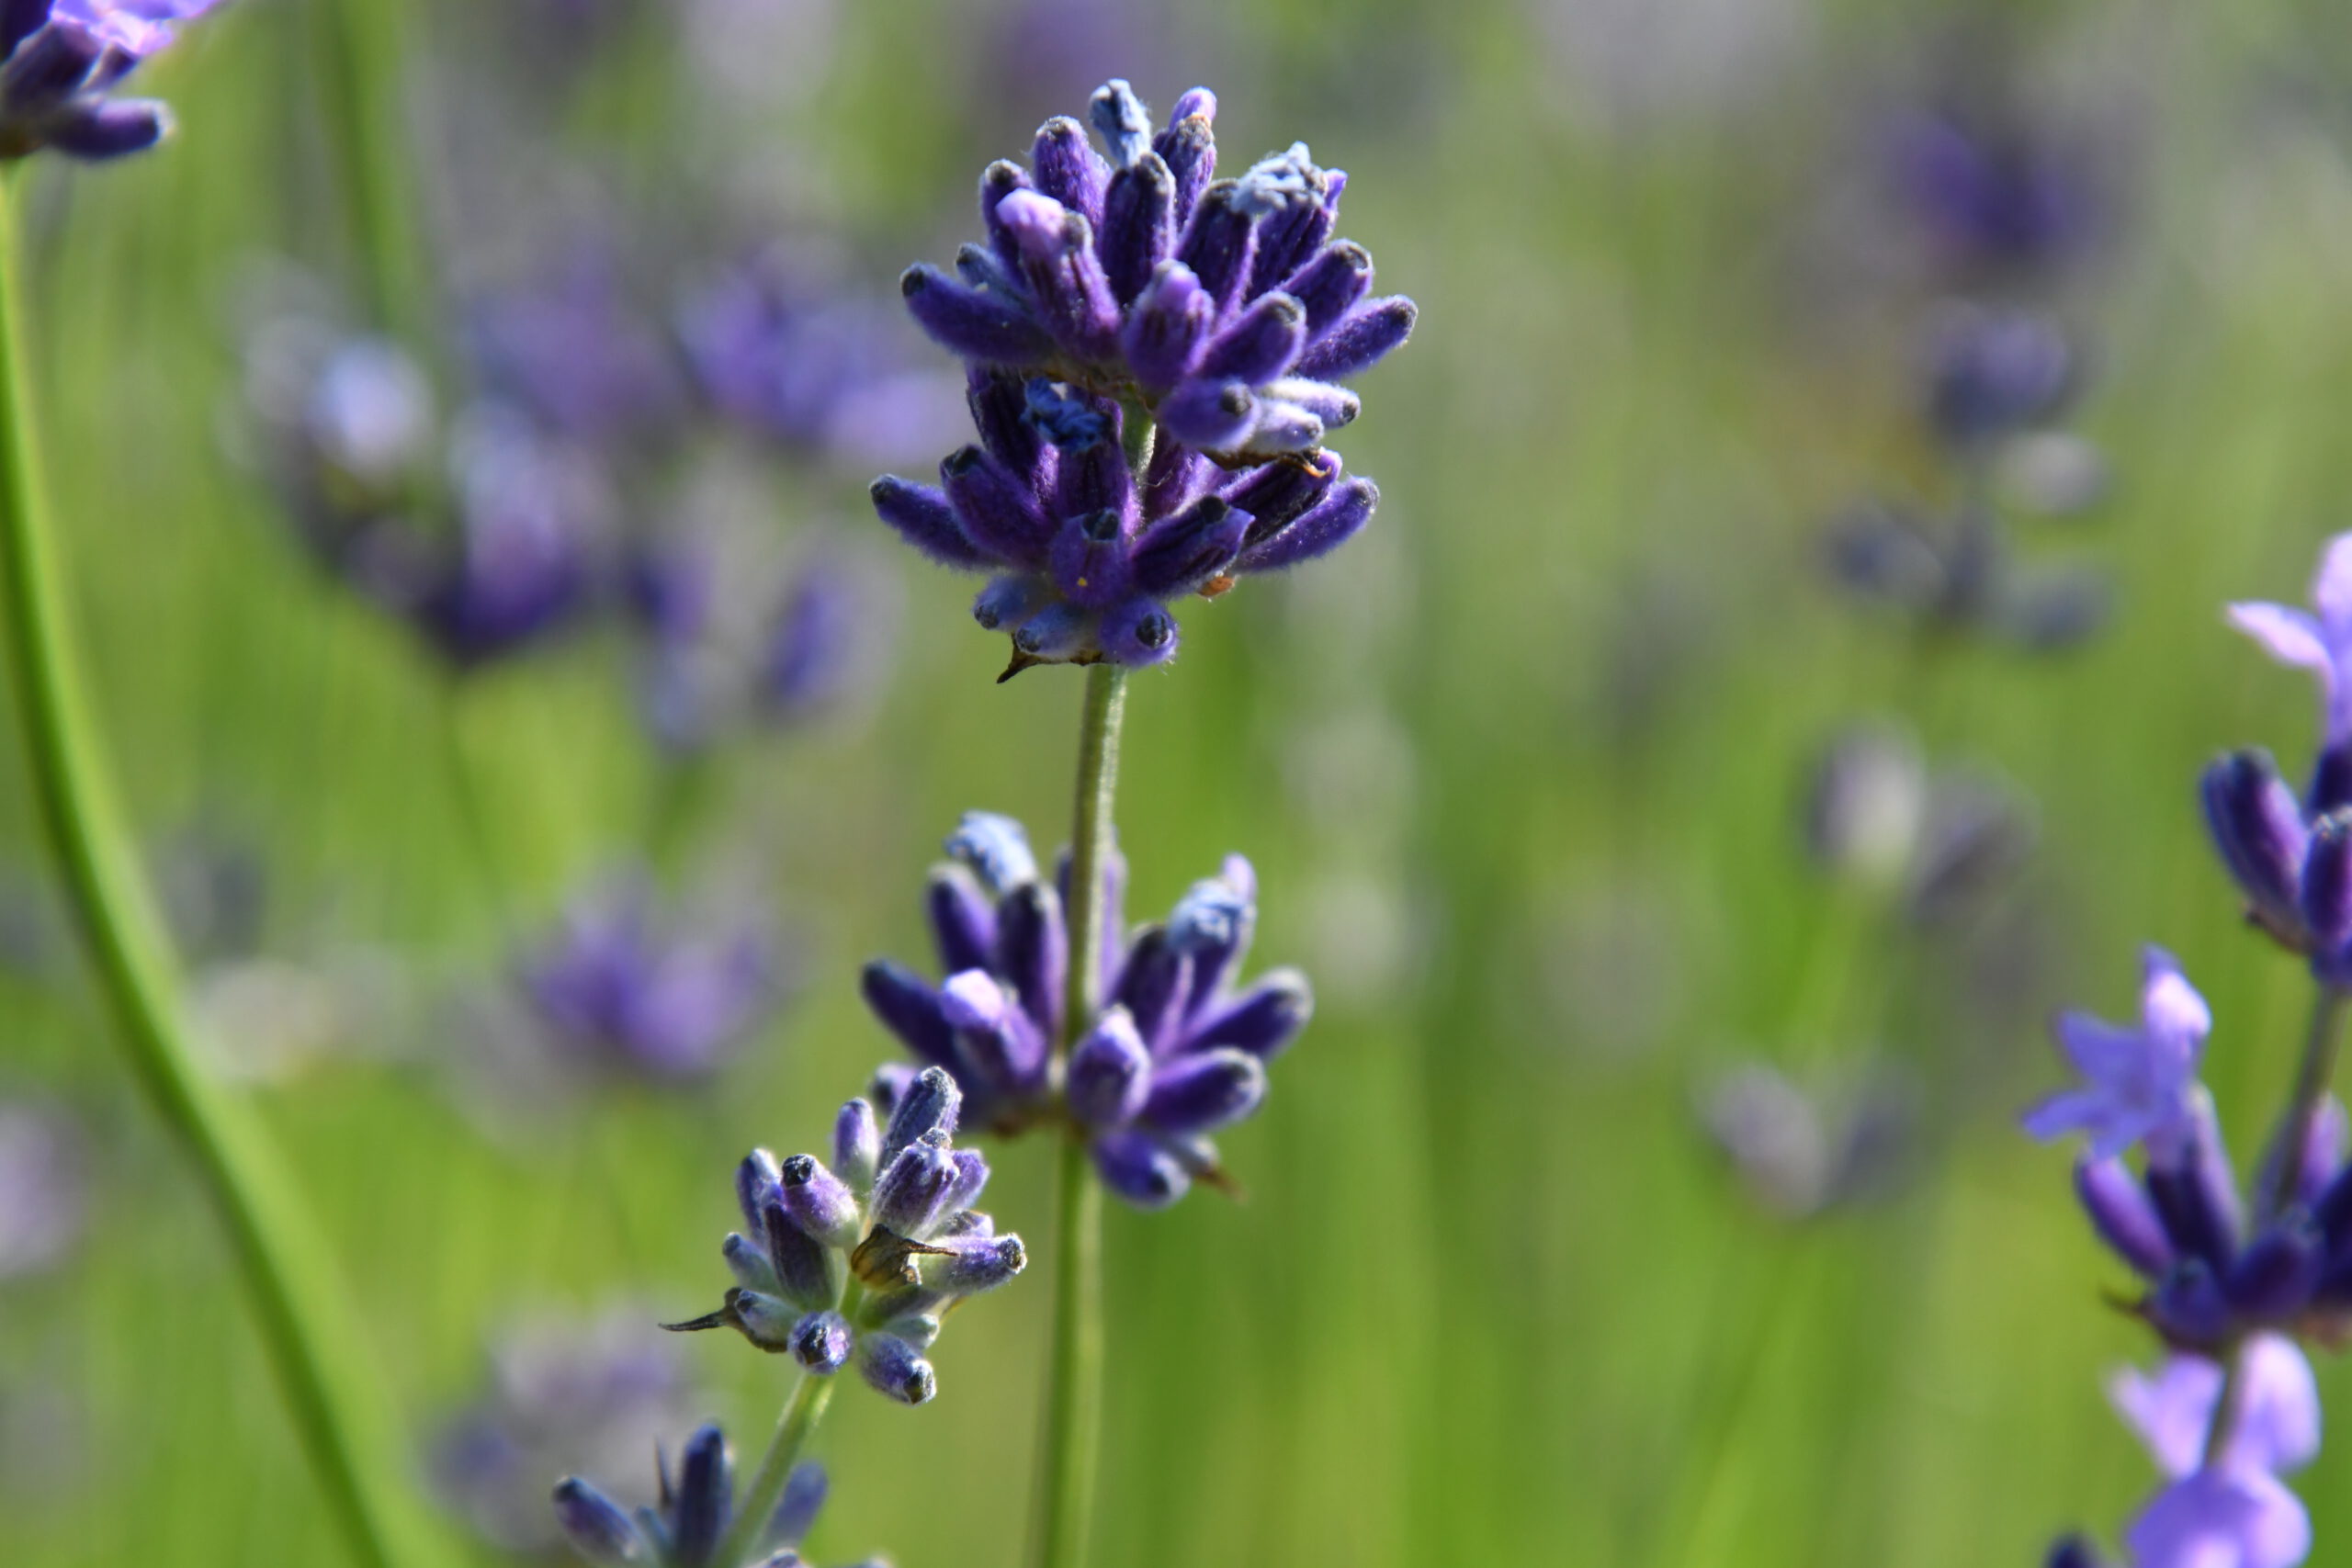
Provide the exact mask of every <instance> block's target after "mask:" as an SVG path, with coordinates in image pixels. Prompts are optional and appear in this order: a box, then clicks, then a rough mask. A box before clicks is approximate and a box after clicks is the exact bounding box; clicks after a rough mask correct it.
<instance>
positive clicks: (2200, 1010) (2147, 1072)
mask: <svg viewBox="0 0 2352 1568" xmlns="http://www.w3.org/2000/svg"><path fill="white" fill-rule="evenodd" d="M2144 974H2145V979H2144V981H2143V984H2142V987H2141V992H2140V1026H2139V1027H2138V1028H2137V1029H2132V1028H2128V1027H2125V1026H2123V1025H2120V1024H2112V1023H2108V1022H2105V1021H2102V1020H2099V1019H2096V1018H2092V1017H2090V1016H2089V1015H2087V1014H2085V1013H2072V1012H2070V1013H2066V1014H2064V1015H2063V1016H2062V1017H2060V1018H2059V1020H2058V1021H2057V1023H2056V1026H2055V1029H2054V1032H2055V1033H2056V1035H2057V1038H2058V1043H2059V1044H2060V1046H2061V1047H2062V1048H2063V1049H2064V1052H2065V1054H2066V1057H2067V1059H2068V1060H2069V1061H2070V1062H2072V1063H2073V1064H2074V1066H2075V1071H2077V1072H2078V1073H2080V1074H2081V1075H2082V1077H2083V1079H2084V1082H2083V1085H2082V1087H2080V1088H2078V1089H2065V1090H2062V1091H2061V1092H2059V1093H2057V1094H2054V1095H2052V1096H2051V1097H2050V1098H2049V1099H2047V1100H2043V1101H2042V1102H2041V1104H2039V1105H2037V1106H2035V1107H2034V1108H2033V1109H2032V1110H2031V1111H2028V1112H2027V1113H2026V1115H2025V1118H2024V1124H2025V1130H2026V1131H2027V1132H2028V1133H2029V1134H2032V1135H2033V1136H2034V1137H2036V1138H2040V1139H2041V1140H2043V1141H2044V1142H2048V1141H2050V1140H2052V1139H2055V1138H2060V1137H2064V1135H2065V1134H2068V1133H2075V1132H2080V1133H2086V1134H2089V1135H2090V1140H2091V1155H2092V1157H2094V1158H2106V1157H2109V1156H2114V1155H2118V1154H2120V1153H2122V1152H2123V1151H2124V1150H2125V1149H2127V1148H2129V1147H2131V1145H2133V1144H2136V1143H2141V1142H2143V1141H2148V1140H2156V1141H2159V1142H2161V1141H2165V1140H2166V1139H2168V1138H2169V1137H2170V1135H2171V1134H2174V1133H2176V1132H2177V1130H2178V1129H2180V1128H2182V1127H2183V1126H2184V1125H2185V1124H2186V1123H2187V1122H2188V1119H2189V1115H2190V1108H2191V1107H2190V1102H2191V1099H2192V1091H2193V1090H2194V1089H2195V1088H2196V1084H2197V1066H2198V1063H2199V1059H2200V1058H2201V1057H2202V1055H2203V1054H2204V1048H2205V1036H2206V1035H2207V1034H2208V1033H2209V1032H2211V1030H2212V1027H2213V1015H2212V1013H2211V1011H2210V1010H2208V1009H2207V1007H2206V1006H2205V998H2202V997H2200V996H2199V995H2198V994H2197V991H2196V989H2195V988H2194V987H2191V986H2190V985H2189V983H2188V978H2187V977H2186V976H2183V975H2182V974H2181V972H2180V965H2179V964H2177V963H2176V962H2175V961H2174V959H2173V957H2172V955H2171V954H2170V953H2165V951H2164V950H2163V949H2161V948H2154V947H2151V948H2149V949H2148V950H2147V953H2146V957H2145V960H2144Z"/></svg>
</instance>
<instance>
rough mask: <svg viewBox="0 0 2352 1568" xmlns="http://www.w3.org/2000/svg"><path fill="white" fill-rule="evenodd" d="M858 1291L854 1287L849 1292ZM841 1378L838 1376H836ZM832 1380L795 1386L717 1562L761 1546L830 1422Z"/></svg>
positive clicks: (804, 1377)
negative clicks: (813, 1439)
mask: <svg viewBox="0 0 2352 1568" xmlns="http://www.w3.org/2000/svg"><path fill="white" fill-rule="evenodd" d="M856 1288H857V1287H856V1286H855V1285H854V1284H852V1285H851V1287H850V1289H851V1290H853V1291H854V1290H855V1289H856ZM844 1310H846V1307H844ZM836 1375H838V1374H836ZM833 1382H834V1378H832V1377H819V1376H817V1375H816V1374H815V1373H813V1372H803V1373H801V1374H800V1381H799V1382H796V1383H794V1384H793V1385H792V1396H791V1397H790V1398H789V1399H786V1401H785V1402H784V1414H783V1415H781V1416H777V1417H776V1423H775V1437H774V1438H771V1439H769V1442H768V1451H767V1453H766V1455H765V1456H764V1457H763V1458H762V1459H761V1461H760V1468H759V1472H758V1473H757V1474H755V1475H753V1476H752V1485H751V1489H750V1490H749V1491H747V1492H745V1493H744V1494H743V1497H742V1503H741V1508H740V1509H739V1510H738V1512H737V1513H736V1515H735V1523H734V1525H733V1526H732V1527H731V1528H730V1529H729V1530H728V1532H727V1540H725V1541H724V1542H723V1543H722V1544H721V1545H720V1547H719V1549H718V1556H717V1557H716V1558H714V1559H713V1561H714V1562H722V1563H729V1564H733V1563H738V1562H750V1561H751V1558H752V1552H753V1551H756V1550H758V1548H759V1547H760V1545H761V1541H760V1536H761V1534H762V1532H763V1531H764V1530H766V1529H767V1528H768V1521H769V1519H771V1518H773V1517H775V1506H776V1504H777V1503H778V1502H780V1501H782V1500H783V1497H784V1487H785V1483H786V1482H787V1481H790V1480H791V1479H792V1467H793V1466H794V1465H795V1464H797V1463H798V1462H799V1461H800V1450H802V1449H804V1448H806V1447H807V1446H808V1443H809V1433H811V1432H813V1431H815V1430H816V1429H817V1423H818V1422H820V1421H821V1420H823V1419H824V1418H825V1406H826V1405H828V1404H831V1403H832V1399H833Z"/></svg>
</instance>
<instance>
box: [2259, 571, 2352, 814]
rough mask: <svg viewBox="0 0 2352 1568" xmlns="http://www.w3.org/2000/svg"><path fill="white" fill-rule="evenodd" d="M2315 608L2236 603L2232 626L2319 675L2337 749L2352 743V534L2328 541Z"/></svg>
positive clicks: (2284, 660)
mask: <svg viewBox="0 0 2352 1568" xmlns="http://www.w3.org/2000/svg"><path fill="white" fill-rule="evenodd" d="M2312 611H2315V612H2316V614H2313V613H2312V612H2311V611H2303V610H2297V609H2293V608H2290V606H2288V605H2284V604H2232V605H2231V606H2230V612H2229V613H2230V624H2231V625H2232V626H2235V627H2237V628H2238V630H2240V631H2242V632H2244V633H2245V634H2246V635H2247V636H2248V637H2252V638H2254V640H2255V641H2256V642H2258V643H2260V644H2261V645H2262V646H2263V648H2264V649H2267V651H2268V652H2269V654H2270V657H2271V658H2273V659H2275V660H2278V662H2279V663H2281V664H2292V665H2298V666H2300V667H2301V668H2302V669H2305V670H2309V671H2312V673H2313V674H2315V675H2316V676H2318V678H2319V690H2320V704H2321V712H2322V719H2323V722H2324V728H2325V744H2326V746H2327V747H2328V748H2329V749H2330V750H2334V749H2335V748H2337V747H2341V746H2343V745H2345V744H2346V742H2347V741H2352V534H2339V535H2337V536H2335V538H2333V539H2331V540H2329V541H2328V545H2327V548H2326V550H2325V551H2324V553H2323V554H2322V555H2321V557H2320V563H2319V571H2318V573H2317V575H2315V576H2314V577H2313V578H2312ZM2330 804H2336V803H2333V802H2331V803H2330Z"/></svg>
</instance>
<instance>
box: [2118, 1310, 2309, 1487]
mask: <svg viewBox="0 0 2352 1568" xmlns="http://www.w3.org/2000/svg"><path fill="white" fill-rule="evenodd" d="M2238 1354H2239V1356H2240V1357H2241V1358H2243V1359H2242V1360H2241V1362H2240V1364H2239V1369H2238V1376H2239V1377H2240V1378H2242V1379H2243V1380H2244V1381H2245V1388H2244V1390H2243V1391H2242V1393H2240V1395H2239V1398H2238V1407H2237V1414H2236V1424H2235V1425H2234V1426H2233V1427H2232V1428H2231V1432H2230V1438H2229V1441H2228V1443H2227V1444H2226V1445H2225V1446H2224V1448H2223V1450H2222V1454H2221V1456H2220V1462H2221V1463H2222V1464H2224V1465H2228V1466H2231V1467H2233V1468H2244V1469H2252V1470H2259V1471H2266V1472H2269V1473H2271V1474H2273V1475H2283V1474H2285V1473H2287V1472H2290V1471H2297V1470H2301V1469H2302V1468H2303V1466H2305V1465H2307V1464H2309V1463H2311V1461H2312V1460H2314V1459H2316V1458H2317V1457H2318V1456H2319V1438H2320V1408H2319V1386H2318V1384H2317V1383H2316V1382H2313V1381H2312V1367H2311V1362H2310V1361H2308V1360H2306V1359H2304V1357H2303V1353H2302V1351H2301V1350H2300V1349H2298V1348H2296V1346H2295V1342H2294V1341H2293V1340H2291V1339H2288V1338H2285V1337H2282V1336H2279V1335H2277V1334H2257V1335H2255V1336H2253V1337H2251V1338H2249V1339H2248V1340H2247V1341H2246V1343H2245V1347H2244V1348H2242V1349H2241V1350H2240V1351H2239V1352H2238ZM2107 1393H2108V1398H2109V1400H2110V1401H2112V1402H2113V1404H2114V1405H2115V1408H2116V1410H2117V1411H2118V1412H2119V1413H2120V1415H2121V1416H2122V1417H2123V1419H2124V1421H2125V1422H2126V1423H2127V1424H2129V1425H2130V1427H2131V1429H2132V1430H2133V1431H2135V1432H2137V1433H2138V1434H2139V1435H2140V1440H2141V1441H2142V1442H2144V1443H2145V1444H2147V1445H2148V1452H2149V1453H2150V1454H2151V1455H2152V1456H2154V1459H2155V1461H2156V1468H2157V1469H2159V1470H2161V1471H2163V1472H2165V1475H2167V1476H2169V1477H2171V1478H2173V1479H2174V1480H2178V1479H2180V1478H2181V1477H2182V1476H2185V1475H2188V1474H2189V1473H2191V1472H2194V1471H2195V1470H2197V1469H2198V1468H2199V1466H2200V1465H2202V1464H2203V1463H2204V1462H2205V1440H2206V1435H2207V1433H2208V1432H2209V1431H2210V1430H2211V1427H2212V1425H2213V1410H2214V1406H2215V1405H2216V1404H2218V1403H2219V1402H2220V1400H2221V1397H2222V1369H2221V1367H2220V1366H2219V1365H2218V1364H2217V1363H2216V1362H2214V1361H2212V1360H2211V1359H2208V1358H2206V1357H2203V1356H2189V1355H2174V1356H2168V1357H2166V1358H2165V1364H2164V1365H2163V1367H2161V1368H2160V1369H2158V1371H2156V1372H2155V1373H2154V1375H2153V1376H2151V1375H2150V1374H2148V1373H2145V1372H2143V1371H2139V1370H2138V1369H2136V1368H2126V1369H2124V1370H2123V1371H2119V1372H2117V1373H2116V1374H2115V1375H2114V1376H2113V1377H2112V1378H2110V1379H2109V1380H2108V1385H2107Z"/></svg>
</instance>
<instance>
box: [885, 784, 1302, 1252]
mask: <svg viewBox="0 0 2352 1568" xmlns="http://www.w3.org/2000/svg"><path fill="white" fill-rule="evenodd" d="M947 852H948V854H949V856H950V857H951V859H950V861H949V863H946V864H944V865H942V866H940V867H938V868H937V869H936V870H934V871H933V873H932V876H931V886H930V888H929V891H928V893H927V895H926V899H925V904H926V908H927V911H928V913H929V915H930V919H931V928H932V937H933V942H934V943H935V944H936V946H937V949H938V953H939V964H940V970H941V973H942V978H941V980H940V982H939V983H938V984H937V985H935V986H934V985H933V984H932V983H931V982H929V981H926V980H924V979H923V978H922V976H918V975H916V974H915V973H914V972H913V971H912V970H910V969H908V968H906V967H904V966H903V965H900V964H893V963H889V962H888V961H886V960H877V961H876V962H875V963H872V964H867V965H866V968H865V999H866V1003H867V1005H868V1006H869V1007H871V1008H872V1009H873V1010H874V1013H875V1016H876V1018H878V1019H879V1020H881V1021H882V1023H883V1024H884V1026H885V1027H887V1028H888V1029H889V1030H890V1032H892V1033H893V1034H895V1035H897V1036H898V1038H899V1041H900V1042H901V1043H903V1044H904V1045H905V1046H906V1048H907V1050H908V1052H909V1053H910V1055H913V1057H914V1058H915V1060H916V1062H917V1063H918V1064H922V1065H924V1070H925V1071H926V1072H928V1071H931V1070H935V1069H944V1070H946V1071H947V1072H949V1073H952V1074H953V1075H955V1078H956V1082H957V1083H958V1084H959V1085H961V1086H962V1087H963V1090H964V1094H965V1098H966V1103H967V1108H968V1120H969V1121H970V1122H971V1123H972V1124H974V1125H978V1126H984V1127H987V1128H989V1129H990V1130H991V1131H995V1132H999V1133H1015V1132H1019V1131H1021V1130H1022V1129H1023V1128H1025V1127H1027V1126H1030V1125H1032V1124H1033V1123H1035V1122H1040V1121H1051V1120H1058V1119H1061V1118H1063V1117H1068V1118H1069V1120H1071V1121H1073V1122H1076V1123H1077V1124H1078V1125H1079V1126H1080V1127H1081V1128H1083V1129H1084V1130H1085V1132H1086V1133H1087V1134H1088V1137H1089V1146H1090V1148H1091V1151H1092V1154H1093V1156H1094V1164H1095V1168H1097V1169H1098V1170H1100V1171H1101V1172H1102V1175H1103V1181H1104V1182H1105V1183H1106V1184H1108V1185H1109V1187H1110V1188H1111V1190H1113V1191H1114V1192H1116V1193H1118V1194H1119V1195H1120V1196H1121V1197H1122V1198H1125V1200H1126V1201H1129V1202H1131V1203H1134V1204H1136V1205H1138V1206H1139V1207H1143V1208H1161V1207H1165V1206H1166V1205H1168V1204H1170V1203H1172V1202H1174V1201H1176V1200H1177V1199H1179V1198H1181V1197H1182V1196H1183V1195H1184V1193H1185V1192H1186V1191H1187V1190H1190V1188H1191V1187H1192V1185H1193V1182H1194V1181H1195V1180H1209V1181H1212V1182H1216V1181H1222V1180H1223V1179H1224V1174H1223V1169H1222V1168H1221V1167H1220V1166H1219V1164H1218V1163H1217V1154H1216V1145H1214V1144H1212V1143H1211V1142H1209V1139H1208V1134H1211V1133H1214V1132H1216V1130H1217V1129H1219V1128H1221V1127H1225V1126H1228V1125H1230V1124H1231V1123H1233V1122H1238V1121H1239V1120H1241V1119H1242V1118H1243V1117H1245V1116H1248V1115H1250V1113H1251V1112H1252V1111H1256V1110H1257V1109H1258V1107H1259V1105H1260V1103H1261V1101H1262V1100H1264V1098H1265V1091H1266V1063H1267V1062H1269V1061H1270V1060H1272V1058H1273V1057H1274V1056H1276V1055H1280V1054H1281V1053H1282V1051H1283V1050H1284V1049H1285V1048H1287V1047H1288V1046H1289V1044H1290V1043H1291V1042H1292V1041H1293V1040H1295V1038H1297V1035H1298V1032H1299V1031H1300V1030H1302V1029H1304V1028H1305V1027H1306V1021H1307V1019H1308V1017H1309V1016H1310V1015H1311V1014H1312V1012H1313V1010H1314V997H1313V993H1312V992H1311V991H1310V990H1309V989H1308V987H1307V984H1306V976H1304V975H1301V974H1300V973H1299V972H1298V971H1296V970H1295V969H1277V970H1274V971H1272V972H1271V973H1269V974H1267V975H1264V976H1261V977H1260V978H1259V979H1258V980H1257V981H1256V982H1255V983H1254V984H1252V985H1250V986H1249V987H1246V988H1237V985H1236V981H1237V979H1238V975H1239V972H1240V969H1241V965H1242V962H1243V960H1244V959H1245V958H1246V957H1247V956H1248V953H1249V948H1250V935H1251V932H1252V931H1253V930H1254V929H1255V927H1256V925H1257V919H1258V907H1257V881H1256V878H1255V877H1254V876H1253V875H1252V874H1251V872H1250V863H1249V862H1247V861H1245V860H1243V859H1242V858H1241V857H1240V856H1238V855H1231V856H1228V857H1227V860H1226V863H1225V866H1224V869H1223V870H1222V871H1221V872H1220V873H1219V874H1217V875H1216V876H1214V877H1211V878H1208V879H1207V880H1205V881H1202V882H1199V883H1195V884H1194V885H1193V888H1192V890H1191V891H1190V892H1188V893H1186V894H1185V895H1184V897H1182V898H1181V899H1179V900H1178V901H1177V904H1176V907H1175V908H1174V909H1173V910H1172V911H1171V912H1170V915H1169V917H1168V919H1167V920H1166V921H1165V922H1163V923H1160V924H1157V925H1148V926H1144V927H1141V928H1139V929H1138V930H1136V931H1133V932H1132V933H1130V932H1128V931H1125V928H1124V919H1125V917H1124V916H1123V914H1122V913H1121V904H1122V899H1121V897H1120V893H1121V890H1122V888H1123V886H1124V883H1125V867H1124V866H1123V865H1121V864H1120V863H1117V862H1116V860H1115V859H1114V863H1113V865H1112V869H1111V874H1110V878H1109V892H1108V897H1106V898H1105V899H1104V916H1103V919H1104V931H1103V975H1102V980H1103V992H1102V994H1103V997H1104V998H1105V1002H1104V1006H1103V1011H1102V1012H1101V1014H1100V1015H1098V1016H1097V1017H1096V1018H1094V1019H1093V1020H1092V1021H1091V1022H1090V1024H1089V1027H1088V1028H1087V1029H1086V1030H1085V1032H1083V1033H1081V1034H1080V1036H1079V1037H1078V1042H1077V1043H1076V1045H1075V1046H1074V1047H1073V1048H1072V1050H1071V1052H1070V1055H1069V1062H1068V1064H1067V1068H1066V1072H1065V1073H1064V1075H1063V1077H1062V1080H1061V1081H1060V1082H1058V1083H1057V1082H1056V1081H1055V1076H1054V1074H1053V1072H1052V1070H1051V1063H1052V1057H1053V1046H1054V1043H1055V1042H1056V1041H1057V1040H1058V1039H1060V1038H1061V1034H1062V1031H1063V1028H1064V1023H1065V1020H1064V1018H1063V1013H1062V1010H1063V1006H1064V998H1063V983H1064V980H1065V977H1066V976H1067V973H1068V964H1069V933H1068V931H1067V930H1066V927H1065V923H1064V919H1063V914H1062V908H1063V899H1062V895H1061V893H1060V892H1059V890H1058V889H1057V887H1056V886H1053V885H1052V884H1049V883H1048V882H1046V880H1045V878H1044V877H1043V876H1041V875H1040V874H1039V871H1038V866H1037V862H1036V858H1035V855H1034V854H1033V853H1032V852H1031V851H1030V848H1029V840H1028V837H1027V835H1026V834H1025V833H1024V832H1023V829H1022V828H1021V825H1020V824H1019V823H1017V822H1015V821H1013V820H1012V819H1011V818H1005V817H998V816H994V815H992V814H989V813H987V812H972V813H970V814H968V815H967V816H966V817H965V818H964V820H963V822H962V824H961V825H960V826H959V827H958V828H957V829H956V832H955V833H954V834H953V835H952V836H951V837H950V838H949V839H948V840H947ZM913 1076H914V1069H913V1068H910V1067H903V1066H892V1067H886V1068H884V1069H883V1071H882V1073H881V1074H880V1075H879V1076H878V1077H877V1078H876V1087H875V1092H876V1096H877V1098H878V1099H879V1100H882V1101H883V1102H885V1103H887V1102H888V1101H890V1100H895V1099H897V1098H899V1097H900V1096H902V1095H903V1094H904V1093H905V1092H906V1090H905V1087H904V1086H905V1085H906V1083H907V1081H908V1080H909V1079H910V1077H913Z"/></svg>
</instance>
